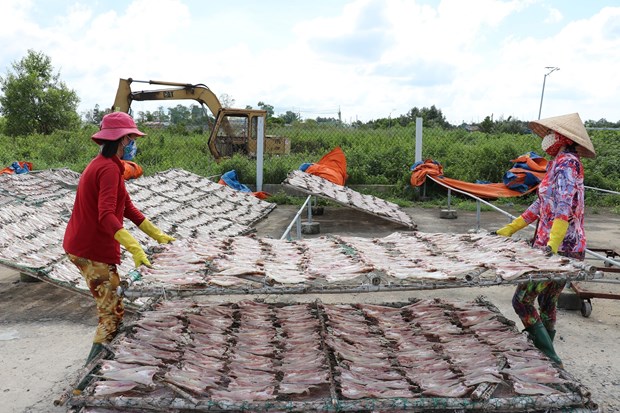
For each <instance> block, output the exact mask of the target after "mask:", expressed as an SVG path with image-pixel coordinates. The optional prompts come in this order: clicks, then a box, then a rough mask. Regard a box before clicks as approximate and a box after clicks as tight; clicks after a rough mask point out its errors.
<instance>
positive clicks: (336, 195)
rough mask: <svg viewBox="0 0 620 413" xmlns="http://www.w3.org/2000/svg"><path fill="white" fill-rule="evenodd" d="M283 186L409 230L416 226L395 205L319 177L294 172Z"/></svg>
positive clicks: (297, 171)
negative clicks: (371, 215) (368, 214)
mask: <svg viewBox="0 0 620 413" xmlns="http://www.w3.org/2000/svg"><path fill="white" fill-rule="evenodd" d="M283 184H285V185H290V186H292V187H294V188H296V189H300V190H303V191H304V192H307V193H310V194H313V195H317V196H321V197H324V198H328V199H330V200H333V201H336V202H337V203H339V204H342V205H345V206H349V207H354V208H356V209H359V210H361V211H364V212H367V213H370V214H373V215H377V216H380V217H384V218H387V219H390V220H392V221H395V222H398V223H400V224H402V225H404V226H407V227H409V228H415V226H416V225H415V223H414V222H413V220H412V219H411V217H410V216H409V215H407V214H406V213H405V212H404V211H403V210H402V209H401V208H400V207H399V206H398V205H397V204H394V203H392V202H389V201H386V200H384V199H381V198H377V197H375V196H373V195H366V194H360V193H359V192H357V191H354V190H352V189H350V188H348V187H346V186H341V185H336V184H334V183H333V182H330V181H328V180H327V179H325V178H321V177H320V176H316V175H311V174H307V173H305V172H302V171H299V170H295V171H291V172H290V173H289V174H288V176H287V178H286V179H285V180H284V182H283Z"/></svg>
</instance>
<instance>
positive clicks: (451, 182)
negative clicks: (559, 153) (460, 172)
mask: <svg viewBox="0 0 620 413" xmlns="http://www.w3.org/2000/svg"><path fill="white" fill-rule="evenodd" d="M511 162H515V163H525V164H526V166H527V167H530V168H531V169H525V168H518V167H516V168H512V169H510V171H509V172H512V173H513V174H514V175H515V178H514V181H512V182H511V183H510V184H511V185H518V184H521V183H523V182H524V181H525V179H526V178H525V176H526V174H527V173H529V174H532V175H534V176H535V177H536V178H538V179H539V180H542V178H543V176H544V175H545V171H546V168H547V160H546V159H544V158H537V159H532V158H530V157H529V156H527V155H522V156H520V157H518V158H517V159H513V160H512V161H511ZM427 176H431V177H433V178H434V179H436V180H438V181H440V182H441V183H442V184H444V185H446V186H449V187H451V188H454V189H458V190H461V191H464V192H467V193H470V194H473V195H476V196H478V197H480V198H510V197H515V196H523V195H526V194H529V193H530V192H532V191H534V190H536V189H537V188H538V185H532V186H531V187H529V189H527V190H526V191H524V192H523V191H517V190H514V189H510V187H508V186H507V185H506V184H504V183H488V184H487V183H485V184H476V183H471V182H464V181H459V180H458V179H452V178H446V177H445V176H443V167H442V166H441V165H440V164H439V163H437V162H435V161H433V160H432V159H427V160H426V161H424V163H421V164H420V165H418V166H416V167H415V168H414V170H413V171H412V173H411V180H410V181H411V185H413V186H420V185H422V184H423V183H424V181H425V180H426V177H427Z"/></svg>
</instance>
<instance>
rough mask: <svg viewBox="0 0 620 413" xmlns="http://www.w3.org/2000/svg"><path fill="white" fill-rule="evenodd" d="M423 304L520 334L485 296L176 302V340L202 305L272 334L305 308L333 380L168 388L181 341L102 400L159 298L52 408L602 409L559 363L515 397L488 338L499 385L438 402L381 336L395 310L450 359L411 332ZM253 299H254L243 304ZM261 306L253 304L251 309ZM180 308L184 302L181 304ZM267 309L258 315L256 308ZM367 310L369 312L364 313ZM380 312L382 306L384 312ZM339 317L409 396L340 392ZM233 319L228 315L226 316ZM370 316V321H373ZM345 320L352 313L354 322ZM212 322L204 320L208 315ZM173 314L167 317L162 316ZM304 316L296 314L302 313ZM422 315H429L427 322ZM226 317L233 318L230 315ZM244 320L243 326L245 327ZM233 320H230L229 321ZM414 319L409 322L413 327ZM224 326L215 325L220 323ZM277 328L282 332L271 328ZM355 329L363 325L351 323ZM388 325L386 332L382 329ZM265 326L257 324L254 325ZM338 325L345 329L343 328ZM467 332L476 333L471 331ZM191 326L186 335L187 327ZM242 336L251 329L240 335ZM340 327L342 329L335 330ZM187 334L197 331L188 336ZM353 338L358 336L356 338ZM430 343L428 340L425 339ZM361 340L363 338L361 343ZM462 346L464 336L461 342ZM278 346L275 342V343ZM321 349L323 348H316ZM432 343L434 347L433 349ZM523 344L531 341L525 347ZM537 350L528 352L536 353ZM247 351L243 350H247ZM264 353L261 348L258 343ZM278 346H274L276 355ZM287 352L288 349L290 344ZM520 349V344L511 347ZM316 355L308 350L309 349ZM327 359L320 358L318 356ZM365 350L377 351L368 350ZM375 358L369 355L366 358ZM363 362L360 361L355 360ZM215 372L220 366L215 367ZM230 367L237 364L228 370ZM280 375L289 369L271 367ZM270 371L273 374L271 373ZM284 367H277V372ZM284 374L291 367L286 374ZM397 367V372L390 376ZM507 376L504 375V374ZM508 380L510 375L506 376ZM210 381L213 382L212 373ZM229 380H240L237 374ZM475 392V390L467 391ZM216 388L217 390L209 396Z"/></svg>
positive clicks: (429, 333) (436, 337)
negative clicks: (246, 390)
mask: <svg viewBox="0 0 620 413" xmlns="http://www.w3.org/2000/svg"><path fill="white" fill-rule="evenodd" d="M421 302H424V304H426V303H427V302H433V304H432V306H436V307H437V308H438V309H439V310H440V311H441V312H442V314H444V316H445V321H435V322H436V323H437V325H443V324H442V323H447V324H449V325H452V326H457V325H461V327H458V328H459V329H461V331H462V332H463V333H462V334H463V337H470V338H473V337H474V331H475V324H476V323H472V324H469V325H467V326H466V325H465V324H460V323H461V322H460V321H458V320H459V318H458V317H459V316H458V311H460V310H465V311H466V310H469V309H474V310H475V309H480V310H481V311H484V310H486V311H488V312H489V313H488V314H490V317H489V318H487V320H494V321H496V322H497V323H498V325H501V326H503V327H500V328H502V329H503V330H504V331H506V332H507V333H508V334H510V336H511V337H513V336H514V337H515V338H517V337H520V336H521V333H520V332H518V330H517V329H516V328H515V325H514V323H513V322H512V321H510V320H508V319H506V318H505V317H503V316H502V315H501V313H500V312H499V310H498V309H497V308H496V307H495V306H494V305H493V304H491V303H490V302H488V301H487V300H485V299H484V298H482V297H479V298H478V299H476V300H475V301H474V302H471V303H459V302H452V301H444V300H417V299H410V300H409V302H407V303H386V304H382V305H368V306H366V305H364V304H340V305H338V304H331V305H330V304H323V303H322V302H321V301H320V300H316V301H315V302H313V303H306V304H295V303H288V304H283V303H271V304H266V303H255V302H249V303H250V304H246V305H247V307H246V305H243V304H240V303H237V304H230V303H225V304H207V303H199V302H195V301H191V300H189V301H187V302H186V303H181V304H186V305H183V306H181V305H176V306H174V307H164V308H163V311H161V313H162V315H160V317H161V319H163V320H169V319H170V318H169V317H170V316H171V314H173V310H174V311H176V310H177V309H178V311H179V312H178V313H176V312H175V313H174V316H175V317H178V318H179V319H180V320H182V325H184V326H185V327H183V331H182V332H181V331H179V334H178V335H179V336H184V335H185V334H187V332H188V331H189V332H191V326H192V323H193V320H194V319H195V317H200V316H201V314H205V311H204V309H205V308H207V307H218V310H217V311H216V312H211V311H207V312H206V314H209V317H213V314H220V313H222V312H223V310H226V309H235V310H234V311H237V312H238V313H241V312H243V311H246V310H245V309H246V308H250V309H251V311H252V312H251V314H252V317H251V319H252V320H255V319H261V317H262V316H263V315H264V314H268V319H271V320H272V322H273V326H274V329H273V331H276V330H279V329H285V328H286V327H285V324H286V319H282V318H281V314H284V313H286V312H285V311H283V312H281V313H280V312H278V310H281V309H284V310H293V311H295V312H296V314H302V313H298V311H299V309H300V308H301V309H303V310H304V312H303V314H305V315H299V317H302V318H303V319H304V320H310V321H309V322H310V323H315V324H314V325H315V326H316V329H317V330H316V331H317V335H316V339H315V341H314V343H315V344H316V347H309V348H313V349H315V350H312V351H316V352H317V355H319V357H322V359H323V362H320V363H317V366H319V369H320V370H321V369H322V370H323V373H322V374H325V375H326V377H327V379H326V380H325V381H317V382H316V383H315V384H308V386H309V390H308V391H307V392H303V393H294V394H291V393H280V392H279V390H277V389H281V388H282V387H281V383H282V382H281V381H282V380H283V378H282V374H283V373H282V372H280V373H275V375H274V379H273V380H274V382H275V383H276V384H275V388H274V390H272V391H273V393H270V394H269V395H268V396H267V397H266V398H265V399H263V400H258V399H252V398H251V397H246V398H244V400H243V401H241V400H231V399H226V398H225V397H224V398H222V396H221V394H220V395H219V396H216V393H219V391H220V389H224V388H228V387H229V386H232V384H230V383H228V380H229V373H221V372H219V371H218V370H214V372H213V374H215V376H214V377H222V379H221V380H222V381H221V382H220V381H216V382H217V383H220V384H219V385H217V386H211V387H206V388H205V390H203V391H201V392H200V393H197V390H196V388H195V387H184V386H183V384H182V383H178V382H175V381H172V382H170V380H169V379H168V377H169V376H168V371H169V370H170V369H173V368H174V366H176V365H177V363H180V365H183V363H184V361H183V360H185V350H184V348H183V346H181V345H180V347H179V348H178V353H179V354H178V355H175V356H174V357H178V360H179V361H178V362H173V361H172V359H171V360H170V361H167V362H165V363H160V364H159V365H158V367H157V372H156V373H154V375H153V383H152V384H151V385H145V386H138V387H136V388H134V389H133V390H128V391H124V392H117V393H115V394H114V395H104V394H100V395H98V394H97V390H96V389H97V386H98V385H99V384H101V380H102V377H101V376H102V375H104V373H102V372H100V371H99V370H100V368H101V366H102V363H104V362H105V360H104V359H105V358H112V359H115V358H116V355H115V353H116V354H121V353H122V348H123V345H124V344H123V343H126V342H127V340H131V339H132V337H131V336H132V332H131V330H132V329H134V330H136V328H137V326H139V325H140V323H141V319H140V317H143V316H147V319H148V320H149V321H150V322H154V321H155V322H156V320H157V316H158V311H157V306H158V303H159V300H158V299H153V300H152V301H150V303H149V304H148V305H147V306H145V308H144V310H143V311H141V313H140V314H139V317H138V319H136V320H135V321H134V322H133V325H127V326H126V329H125V330H124V331H122V332H121V333H119V335H118V336H117V338H115V339H114V341H113V342H112V343H111V344H110V345H109V346H107V347H106V351H104V352H102V353H101V354H100V355H99V356H97V357H96V358H95V359H94V360H93V361H92V362H91V363H90V364H89V365H87V366H85V367H84V368H83V369H82V370H81V371H80V373H79V376H78V378H77V379H76V381H75V383H73V385H72V386H70V389H74V388H76V387H77V386H78V384H81V389H82V391H81V393H79V394H72V393H71V392H70V391H67V392H65V393H63V394H62V395H61V396H60V397H59V398H58V399H57V400H56V401H55V404H56V405H63V404H64V403H67V404H68V405H69V406H71V407H72V408H73V409H75V410H73V411H77V412H79V411H81V409H82V408H85V407H101V408H110V409H122V410H123V411H136V412H137V411H142V412H160V411H174V410H179V411H216V412H228V411H256V412H261V411H274V410H275V411H286V412H298V411H321V412H351V411H356V412H372V411H377V410H380V411H418V412H419V411H462V412H505V411H525V410H527V411H532V412H543V411H563V410H566V409H572V410H577V411H583V412H597V411H598V406H597V404H596V403H595V402H594V401H592V400H591V395H590V391H589V390H588V389H587V388H585V387H584V386H583V385H581V383H580V382H579V381H578V380H577V379H575V378H574V377H573V376H571V375H570V374H569V373H568V372H566V371H564V370H563V369H560V368H558V367H553V368H554V369H555V371H556V373H557V374H558V377H559V378H561V381H562V384H547V386H548V387H549V388H550V389H552V390H553V393H551V394H546V395H523V394H519V393H518V392H517V390H516V387H515V386H516V383H514V381H513V379H512V376H510V374H509V373H508V370H504V369H505V368H507V367H509V366H508V364H507V363H508V362H507V359H505V357H504V356H503V355H502V354H503V353H502V348H503V347H502V344H501V343H500V342H492V341H486V340H485V339H484V338H480V339H479V340H480V341H481V344H482V345H483V346H484V347H485V348H488V351H489V352H490V353H489V354H491V353H493V354H496V355H497V360H496V362H495V363H497V364H493V365H494V366H496V368H497V372H498V374H501V375H502V376H503V380H502V381H501V383H493V382H482V383H479V384H474V385H473V387H470V389H469V390H468V391H467V392H466V393H464V394H462V395H461V396H457V395H454V396H445V395H444V396H439V395H432V394H431V393H432V392H431V393H426V391H427V390H424V389H429V388H428V387H426V386H425V385H424V384H423V382H421V381H419V380H418V375H420V376H421V375H423V373H419V372H417V370H416V369H415V368H412V367H406V365H405V364H401V363H402V361H399V360H401V359H400V358H399V354H400V351H401V350H399V349H398V348H397V347H395V344H390V340H386V339H385V336H390V337H392V338H394V337H395V336H394V335H393V334H395V333H396V330H394V331H392V327H390V320H391V319H389V318H385V321H387V323H385V322H383V321H382V319H383V318H384V317H385V316H384V313H383V312H382V311H383V310H387V311H389V310H397V311H398V312H399V315H398V317H403V323H405V324H406V325H411V326H412V328H413V329H414V330H415V332H414V333H413V334H414V335H415V336H417V337H419V338H420V339H422V340H427V339H428V345H429V348H431V347H432V348H434V350H435V351H437V352H438V357H440V358H446V359H448V358H449V357H450V356H449V354H448V353H445V352H444V351H445V350H444V347H443V345H442V344H440V343H445V341H442V339H441V333H435V332H433V331H436V330H433V329H430V330H425V328H424V327H421V329H420V327H414V326H415V325H419V324H417V323H416V322H415V320H417V319H416V317H417V315H416V314H415V311H416V310H415V309H414V310H412V311H413V312H414V313H412V314H411V315H407V314H408V313H407V311H410V310H408V309H407V308H405V306H408V305H410V304H411V305H416V304H420V303H421ZM246 303H248V302H246ZM252 303H255V304H252ZM177 304H179V303H177ZM258 306H261V308H259V309H258V310H260V311H259V312H257V307H258ZM428 308H429V307H426V308H425V309H424V310H422V311H423V312H424V311H427V309H428ZM366 309H367V310H369V311H370V312H368V311H367V310H366ZM382 309H383V310H382ZM334 312H336V313H337V314H343V313H341V312H346V314H351V315H354V313H357V314H361V315H362V325H366V326H367V328H368V335H364V336H363V337H362V336H359V337H358V336H353V335H347V337H349V338H348V339H347V340H352V342H353V343H354V345H356V346H360V349H361V350H360V351H362V352H363V351H364V350H363V348H364V346H365V345H366V344H364V343H365V342H366V341H365V340H367V339H368V337H372V338H376V339H377V340H379V341H381V342H383V343H385V346H386V352H385V354H387V356H386V357H388V358H389V359H390V360H391V363H392V364H391V365H392V366H393V367H391V368H390V369H394V371H395V372H400V374H401V375H403V377H404V378H405V381H406V382H407V383H409V387H408V390H405V391H404V394H409V396H401V397H385V396H380V395H375V396H372V394H374V393H376V391H375V390H368V391H367V392H366V393H364V394H365V395H364V396H362V397H360V398H351V397H345V396H344V391H345V390H344V388H345V387H346V383H345V381H346V380H347V379H346V378H344V377H343V376H342V371H343V370H342V369H345V370H346V369H349V368H350V367H351V365H352V364H351V363H353V364H355V363H356V362H355V361H352V359H347V358H346V357H345V358H344V359H343V358H342V357H343V354H342V353H340V352H339V350H338V348H337V346H335V344H334V343H336V344H337V342H338V340H340V338H339V337H342V336H341V335H340V334H342V333H344V330H346V329H347V326H346V325H341V327H338V325H337V324H334V323H332V321H333V318H332V315H331V314H334ZM226 314H232V313H226ZM369 314H370V315H369ZM351 315H349V316H348V317H350V316H351ZM205 316H206V315H205ZM166 317H168V318H166ZM188 317H194V318H193V319H187V318H188ZM296 317H298V316H296ZM422 317H423V316H422ZM225 320H228V319H227V318H225ZM232 320H237V321H229V322H228V323H229V326H228V327H225V328H223V330H222V331H225V334H229V335H232V337H233V338H232V339H231V340H229V341H227V344H226V345H223V346H222V349H223V350H222V359H223V360H225V361H224V364H226V363H228V362H227V361H226V360H229V359H230V358H233V359H234V357H233V356H234V355H235V354H236V353H235V352H236V351H237V350H236V346H237V345H239V344H238V343H237V341H236V340H235V339H234V337H235V334H237V333H235V331H241V327H242V326H243V325H244V321H243V320H248V318H244V317H243V316H240V315H236V316H233V317H232ZM461 320H462V319H461ZM245 322H247V321H245ZM230 323H232V324H230ZM410 323H411V324H410ZM218 325H219V322H218ZM276 325H277V326H278V327H277V329H276V328H275V326H276ZM355 326H356V327H357V328H359V326H360V325H358V324H355ZM386 326H387V327H386ZM256 328H259V327H256ZM260 328H261V329H267V330H268V331H271V330H270V329H271V327H270V326H261V327H260ZM339 328H341V329H343V330H339ZM470 329H472V330H471V331H470ZM186 330H187V331H186ZM244 331H246V330H244ZM339 331H341V333H339ZM275 334H276V337H275V338H272V339H270V340H269V343H273V344H268V345H267V346H269V345H271V346H274V354H276V356H275V357H276V358H279V357H282V359H281V362H282V363H284V361H285V360H286V357H287V356H286V351H287V350H285V349H286V348H287V347H286V346H285V345H284V344H285V342H286V341H287V336H286V335H281V334H279V333H277V332H276V333H275ZM190 336H191V335H190ZM356 337H357V338H356ZM425 337H426V338H425ZM358 339H359V342H357V340H358ZM257 340H258V342H257V343H256V344H257V345H258V346H262V345H263V341H262V340H265V339H264V338H263V339H261V338H257ZM459 340H461V339H459ZM278 343H279V344H278ZM317 343H318V344H317ZM433 343H435V344H433ZM524 343H525V342H524ZM186 346H191V339H190V342H189V343H187V344H186ZM530 347H531V349H530ZM244 348H245V347H244ZM261 348H262V347H261ZM276 348H277V349H276ZM288 348H290V347H288ZM515 348H516V347H515ZM308 351H310V350H308ZM516 351H523V352H524V353H520V354H523V355H524V356H525V354H527V352H528V351H536V350H535V348H534V347H533V344H531V343H530V344H524V347H522V348H521V349H520V350H516ZM321 354H322V355H323V356H320V355H321ZM367 354H369V355H370V354H371V353H370V352H368V353H367ZM369 357H370V356H369ZM359 362H360V363H362V364H363V360H361V361H359ZM451 364H452V365H453V366H454V368H455V369H456V370H457V371H460V372H461V373H459V374H466V373H463V372H464V371H465V370H463V369H462V368H461V367H459V362H458V361H451ZM279 365H280V364H279V363H275V364H274V366H279ZM213 368H215V367H213ZM230 368H232V367H230ZM274 368H275V369H276V370H278V369H280V368H284V367H274ZM265 371H272V370H271V369H270V370H265ZM278 371H280V370H278ZM284 371H286V370H284ZM390 371H391V370H390ZM503 372H506V373H503ZM506 374H508V375H506ZM208 377H211V376H210V375H208ZM233 377H240V376H235V375H233ZM453 380H461V379H459V378H455V379H453ZM470 386H472V385H470ZM213 389H215V391H213Z"/></svg>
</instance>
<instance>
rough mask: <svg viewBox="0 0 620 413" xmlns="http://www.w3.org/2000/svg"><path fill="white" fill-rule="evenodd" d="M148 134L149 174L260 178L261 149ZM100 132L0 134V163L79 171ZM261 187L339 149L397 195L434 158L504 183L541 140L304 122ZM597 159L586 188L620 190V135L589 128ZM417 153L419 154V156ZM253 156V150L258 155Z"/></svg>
mask: <svg viewBox="0 0 620 413" xmlns="http://www.w3.org/2000/svg"><path fill="white" fill-rule="evenodd" d="M139 126H140V128H142V129H143V130H144V131H145V132H147V133H148V136H147V137H144V138H141V139H139V140H138V155H137V157H136V159H135V162H136V163H138V164H139V165H140V166H141V167H142V168H143V169H144V173H145V175H152V174H154V173H157V172H161V171H164V170H167V169H171V168H179V169H185V170H187V171H190V172H194V173H197V174H199V175H202V176H206V177H215V178H214V179H217V177H218V176H219V175H221V174H222V173H224V172H227V171H229V170H232V169H234V170H236V171H237V175H238V177H239V179H240V181H241V182H243V183H247V184H254V183H255V182H256V179H257V167H256V165H257V164H256V156H255V152H256V150H255V147H254V148H252V146H251V145H252V144H253V145H254V146H255V145H256V142H249V143H248V146H243V145H241V146H239V147H238V148H237V149H239V150H238V151H237V153H235V154H233V155H232V156H229V157H226V158H223V159H221V160H219V161H216V160H215V159H214V157H213V156H212V154H211V151H210V148H209V145H208V140H209V133H208V130H205V131H201V130H188V129H187V128H185V127H182V126H180V125H172V126H166V127H152V126H148V125H139ZM95 131H96V126H95V125H89V126H86V127H84V128H82V129H81V130H80V131H77V132H56V133H54V134H52V135H49V136H42V135H36V136H23V137H7V136H3V135H0V165H2V166H3V167H4V166H9V165H10V164H11V163H12V162H14V161H29V162H32V163H33V164H34V168H35V169H49V168H60V167H64V168H70V169H72V170H74V171H76V172H81V171H82V170H83V169H84V167H85V166H86V165H87V163H88V162H89V161H90V159H92V157H94V156H95V155H96V153H97V150H98V147H97V146H96V145H95V144H94V143H93V142H92V141H91V140H90V135H92V133H94V132H95ZM265 133H266V141H265V151H264V152H265V154H264V164H263V168H262V171H263V176H262V182H264V183H265V184H279V183H281V182H283V181H284V179H286V177H287V175H288V173H289V172H290V171H292V170H295V169H298V168H299V166H300V165H301V164H302V163H306V162H310V163H312V162H317V161H319V160H320V159H321V157H322V156H323V155H325V154H326V153H328V152H329V151H331V150H332V149H333V148H334V147H336V146H340V147H341V148H342V150H343V151H344V153H345V155H346V159H347V172H348V174H349V178H348V180H347V185H390V186H394V187H395V188H397V189H399V190H404V189H406V188H408V187H409V186H410V183H409V179H410V167H411V166H412V165H413V164H414V162H415V161H416V153H417V155H418V156H419V157H420V159H429V158H430V159H433V160H435V161H437V162H439V163H440V164H441V165H442V166H443V171H444V174H445V176H448V177H451V178H454V179H458V180H462V181H467V182H476V181H477V180H481V181H488V182H501V180H502V176H503V174H504V173H505V171H507V170H508V169H510V168H511V167H512V163H511V160H512V159H514V158H516V157H518V156H520V155H522V154H525V153H528V152H530V151H535V152H538V153H540V152H541V151H540V138H538V137H537V136H536V135H533V134H507V133H482V132H478V131H469V130H467V129H464V128H453V129H441V128H423V130H422V132H421V133H419V132H418V133H419V136H421V142H422V144H421V147H420V145H418V147H416V122H413V123H412V124H411V125H408V126H405V127H403V126H400V125H394V126H390V127H387V128H370V127H365V126H359V127H354V126H351V125H346V124H338V123H333V124H321V123H317V122H309V121H306V122H300V123H297V124H293V125H290V126H272V125H267V127H266V131H265ZM591 137H592V140H593V142H594V146H595V148H596V150H597V154H598V157H597V159H596V160H589V159H585V160H584V166H585V172H586V174H585V175H586V184H587V185H590V186H593V187H597V188H602V189H606V190H615V191H617V190H620V184H619V183H620V145H619V143H620V132H619V131H610V130H605V131H600V130H594V131H591ZM416 151H417V152H416ZM253 152H254V153H253Z"/></svg>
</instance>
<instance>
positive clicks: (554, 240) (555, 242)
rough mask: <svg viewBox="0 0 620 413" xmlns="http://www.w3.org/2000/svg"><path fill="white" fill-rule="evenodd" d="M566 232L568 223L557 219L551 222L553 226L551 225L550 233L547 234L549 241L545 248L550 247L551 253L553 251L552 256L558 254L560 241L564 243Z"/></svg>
mask: <svg viewBox="0 0 620 413" xmlns="http://www.w3.org/2000/svg"><path fill="white" fill-rule="evenodd" d="M567 230H568V221H564V220H563V219H559V218H556V219H554V220H553V224H552V225H551V232H549V241H547V246H549V247H551V251H553V253H554V254H557V253H558V249H559V248H560V244H562V241H564V237H565V236H566V231H567Z"/></svg>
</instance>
